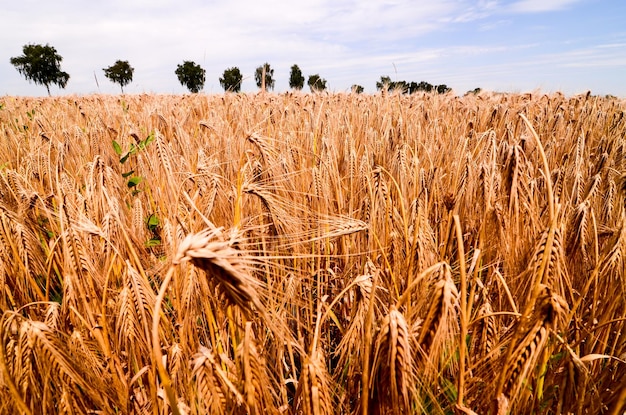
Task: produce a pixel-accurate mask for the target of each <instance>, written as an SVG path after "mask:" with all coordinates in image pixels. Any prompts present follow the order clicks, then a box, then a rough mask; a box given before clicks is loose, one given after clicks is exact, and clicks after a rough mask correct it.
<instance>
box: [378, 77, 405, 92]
mask: <svg viewBox="0 0 626 415" xmlns="http://www.w3.org/2000/svg"><path fill="white" fill-rule="evenodd" d="M376 89H377V90H379V91H384V92H391V91H400V92H402V93H403V94H406V93H407V92H409V89H410V84H408V83H407V82H406V81H392V80H391V78H390V77H388V76H381V77H380V82H376Z"/></svg>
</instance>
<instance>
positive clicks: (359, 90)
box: [350, 84, 364, 94]
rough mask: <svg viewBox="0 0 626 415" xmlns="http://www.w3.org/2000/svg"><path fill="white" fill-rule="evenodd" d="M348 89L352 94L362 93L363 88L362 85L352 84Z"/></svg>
mask: <svg viewBox="0 0 626 415" xmlns="http://www.w3.org/2000/svg"><path fill="white" fill-rule="evenodd" d="M350 91H351V92H352V93H353V94H362V93H363V91H364V89H363V87H362V86H361V85H357V84H354V85H352V88H350Z"/></svg>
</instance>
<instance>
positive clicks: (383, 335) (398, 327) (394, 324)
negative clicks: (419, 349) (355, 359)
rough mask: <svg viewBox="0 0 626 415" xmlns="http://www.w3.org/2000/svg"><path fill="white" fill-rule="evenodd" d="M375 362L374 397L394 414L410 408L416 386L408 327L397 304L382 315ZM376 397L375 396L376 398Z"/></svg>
mask: <svg viewBox="0 0 626 415" xmlns="http://www.w3.org/2000/svg"><path fill="white" fill-rule="evenodd" d="M375 343H376V346H375V352H374V357H373V363H372V376H371V378H370V379H371V383H372V384H371V385H370V391H371V399H372V401H373V402H376V404H377V405H379V406H380V407H381V410H384V409H385V408H386V409H387V410H391V411H392V413H394V414H395V415H399V414H403V413H407V412H408V411H409V410H410V401H409V396H410V395H411V389H412V388H414V387H415V379H413V373H414V371H415V369H414V367H413V360H412V357H411V356H412V352H411V342H410V339H409V327H408V324H407V322H406V319H405V318H404V315H402V313H400V312H399V311H398V310H397V309H396V308H395V307H394V306H392V307H391V310H389V313H388V314H387V315H386V316H385V317H384V318H383V320H382V321H381V324H380V330H379V331H378V335H377V337H376V342H375ZM374 397H375V398H374Z"/></svg>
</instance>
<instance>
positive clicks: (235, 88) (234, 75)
mask: <svg viewBox="0 0 626 415" xmlns="http://www.w3.org/2000/svg"><path fill="white" fill-rule="evenodd" d="M242 80H243V76H242V75H241V71H240V70H239V68H237V67H236V66H234V67H232V68H228V69H226V70H224V74H223V75H222V78H220V85H221V86H222V88H224V91H226V92H229V91H230V92H239V91H241V81H242Z"/></svg>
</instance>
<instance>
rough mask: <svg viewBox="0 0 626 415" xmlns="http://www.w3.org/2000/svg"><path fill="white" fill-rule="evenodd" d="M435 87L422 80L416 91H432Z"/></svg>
mask: <svg viewBox="0 0 626 415" xmlns="http://www.w3.org/2000/svg"><path fill="white" fill-rule="evenodd" d="M433 88H434V87H433V85H432V84H429V83H428V82H425V81H421V82H420V83H419V84H417V89H416V91H424V92H431V91H432V90H433Z"/></svg>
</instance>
